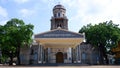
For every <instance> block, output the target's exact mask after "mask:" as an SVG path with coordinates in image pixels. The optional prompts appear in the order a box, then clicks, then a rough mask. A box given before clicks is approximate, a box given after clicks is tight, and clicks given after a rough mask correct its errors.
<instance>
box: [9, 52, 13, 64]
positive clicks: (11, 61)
mask: <svg viewBox="0 0 120 68" xmlns="http://www.w3.org/2000/svg"><path fill="white" fill-rule="evenodd" d="M12 64H13V53H10V61H9V65H12Z"/></svg>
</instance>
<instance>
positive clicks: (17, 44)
mask: <svg viewBox="0 0 120 68" xmlns="http://www.w3.org/2000/svg"><path fill="white" fill-rule="evenodd" d="M33 28H34V26H33V25H31V24H28V25H25V23H24V22H23V20H19V19H16V18H13V19H11V20H10V21H8V22H7V23H6V24H5V25H4V28H3V32H2V33H3V36H4V38H2V39H3V42H2V45H1V49H2V54H4V55H5V56H9V57H10V59H11V61H10V62H11V63H10V65H11V64H12V60H13V57H15V56H17V61H18V64H20V48H21V47H22V46H24V45H29V44H30V43H31V42H32V35H33Z"/></svg>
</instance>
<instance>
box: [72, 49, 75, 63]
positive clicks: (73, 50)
mask: <svg viewBox="0 0 120 68" xmlns="http://www.w3.org/2000/svg"><path fill="white" fill-rule="evenodd" d="M74 61H75V49H74V48H72V63H74Z"/></svg>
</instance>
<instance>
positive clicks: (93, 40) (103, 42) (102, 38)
mask: <svg viewBox="0 0 120 68" xmlns="http://www.w3.org/2000/svg"><path fill="white" fill-rule="evenodd" d="M83 32H85V34H86V42H87V43H90V44H92V45H94V46H95V47H98V49H99V51H100V64H104V59H105V61H106V64H108V58H107V54H108V53H109V51H110V50H111V48H113V47H115V46H116V45H117V44H118V41H119V40H120V28H119V27H118V25H116V24H113V22H112V21H109V22H107V21H106V22H103V23H99V24H98V25H94V26H93V25H91V24H88V25H87V26H83V27H82V28H81V29H80V31H79V33H83Z"/></svg>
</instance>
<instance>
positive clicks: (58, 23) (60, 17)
mask: <svg viewBox="0 0 120 68" xmlns="http://www.w3.org/2000/svg"><path fill="white" fill-rule="evenodd" d="M65 13H66V9H65V8H64V6H62V5H61V4H58V5H56V6H54V8H53V16H52V18H51V30H53V29H57V28H58V27H59V28H61V29H66V30H68V19H67V17H66V15H65Z"/></svg>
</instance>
